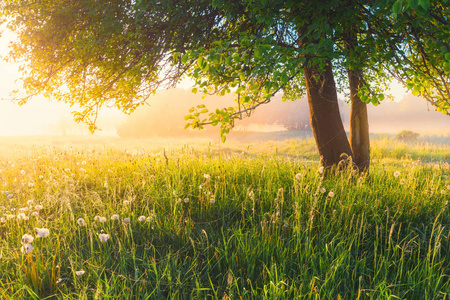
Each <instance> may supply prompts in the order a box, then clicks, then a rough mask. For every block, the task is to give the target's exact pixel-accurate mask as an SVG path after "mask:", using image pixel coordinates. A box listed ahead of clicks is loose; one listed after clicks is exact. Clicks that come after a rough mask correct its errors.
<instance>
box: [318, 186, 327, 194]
mask: <svg viewBox="0 0 450 300" xmlns="http://www.w3.org/2000/svg"><path fill="white" fill-rule="evenodd" d="M326 191H327V189H326V188H324V187H322V188H320V190H319V192H321V193H322V194H325V193H326Z"/></svg>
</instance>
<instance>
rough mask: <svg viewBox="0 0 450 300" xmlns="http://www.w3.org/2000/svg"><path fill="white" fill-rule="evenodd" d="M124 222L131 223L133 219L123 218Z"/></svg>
mask: <svg viewBox="0 0 450 300" xmlns="http://www.w3.org/2000/svg"><path fill="white" fill-rule="evenodd" d="M122 223H123V224H130V223H131V220H130V218H123V220H122Z"/></svg>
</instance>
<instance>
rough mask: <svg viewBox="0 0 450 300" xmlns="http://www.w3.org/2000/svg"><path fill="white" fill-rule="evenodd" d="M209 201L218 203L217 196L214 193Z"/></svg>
mask: <svg viewBox="0 0 450 300" xmlns="http://www.w3.org/2000/svg"><path fill="white" fill-rule="evenodd" d="M209 202H210V203H213V204H214V203H216V197H214V195H213V196H211V198H210V199H209Z"/></svg>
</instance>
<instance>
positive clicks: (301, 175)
mask: <svg viewBox="0 0 450 300" xmlns="http://www.w3.org/2000/svg"><path fill="white" fill-rule="evenodd" d="M302 177H303V174H302V173H297V174H295V179H297V180H300V179H302Z"/></svg>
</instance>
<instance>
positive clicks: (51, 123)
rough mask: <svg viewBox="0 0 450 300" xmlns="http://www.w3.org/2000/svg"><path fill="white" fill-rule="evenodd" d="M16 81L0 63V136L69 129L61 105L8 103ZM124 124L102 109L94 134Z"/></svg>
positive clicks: (397, 94)
mask: <svg viewBox="0 0 450 300" xmlns="http://www.w3.org/2000/svg"><path fill="white" fill-rule="evenodd" d="M2 29H3V33H2V36H1V37H0V57H4V56H5V55H7V53H8V51H9V49H8V44H9V43H10V41H12V40H14V34H13V33H11V32H8V31H7V30H4V28H1V27H0V30H2ZM19 78H20V73H19V71H18V65H16V64H14V63H9V62H5V61H4V60H3V59H0V99H1V100H0V136H15V135H42V134H59V133H58V132H55V131H54V130H53V131H52V128H56V127H57V126H58V125H62V124H66V125H67V124H69V125H71V126H72V127H73V120H72V114H71V112H72V111H73V110H74V108H72V107H70V106H69V105H67V104H65V103H58V102H56V101H50V100H48V99H46V98H44V97H42V96H36V97H35V98H33V99H31V100H30V101H29V102H28V103H26V104H25V105H23V106H19V105H18V104H17V103H13V102H12V101H10V100H9V94H10V92H11V91H12V90H14V89H16V88H19V89H20V87H21V85H20V81H19V80H18V79H19ZM182 87H184V88H189V82H184V83H183V84H182ZM391 94H392V95H393V96H394V98H395V101H397V102H400V101H401V100H402V99H403V98H404V97H405V96H406V95H407V91H406V90H405V89H403V87H402V86H401V85H400V84H395V83H394V84H393V85H392V89H391ZM124 120H125V116H124V115H122V114H121V113H120V112H118V111H117V110H115V109H103V110H102V111H101V112H100V118H99V121H98V125H99V127H100V128H103V130H102V131H100V132H97V133H96V134H100V135H115V134H116V133H115V126H114V124H120V123H121V122H124ZM104 124H106V125H104ZM76 128H78V129H79V130H78V132H75V134H79V133H87V128H86V127H85V126H84V125H82V124H80V125H78V126H76ZM72 133H74V132H72Z"/></svg>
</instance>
